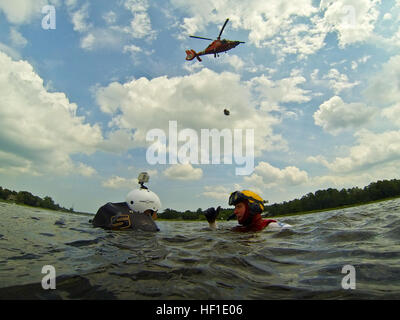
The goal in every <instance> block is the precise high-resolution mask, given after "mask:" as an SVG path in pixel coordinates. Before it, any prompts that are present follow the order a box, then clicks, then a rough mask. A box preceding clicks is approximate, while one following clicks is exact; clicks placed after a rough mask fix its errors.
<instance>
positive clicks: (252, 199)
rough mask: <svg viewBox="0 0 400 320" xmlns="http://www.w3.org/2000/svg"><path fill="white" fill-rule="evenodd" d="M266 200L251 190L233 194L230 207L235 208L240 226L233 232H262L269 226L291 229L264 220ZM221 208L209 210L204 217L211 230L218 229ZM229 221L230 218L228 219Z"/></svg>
mask: <svg viewBox="0 0 400 320" xmlns="http://www.w3.org/2000/svg"><path fill="white" fill-rule="evenodd" d="M264 203H265V202H264V200H263V199H262V198H261V197H260V196H259V195H258V194H257V193H255V192H252V191H249V190H243V191H235V192H232V193H231V195H230V197H229V205H231V206H235V209H234V211H233V213H234V215H233V216H236V218H237V220H238V223H239V225H238V226H236V227H234V228H232V231H237V232H248V231H261V230H263V229H265V228H266V227H268V226H271V227H273V228H277V227H278V228H280V229H281V228H284V227H290V225H287V224H283V223H280V222H278V221H276V220H272V219H263V218H262V217H261V213H262V212H263V211H264ZM220 209H221V207H218V208H217V209H215V208H208V209H207V210H206V211H205V212H204V215H205V217H206V219H207V221H208V223H209V226H210V228H211V229H216V222H215V220H216V218H217V216H218V214H219V211H220ZM228 220H229V218H228Z"/></svg>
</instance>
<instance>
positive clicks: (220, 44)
mask: <svg viewBox="0 0 400 320" xmlns="http://www.w3.org/2000/svg"><path fill="white" fill-rule="evenodd" d="M228 21H229V18H228V19H226V21H225V23H224V25H223V26H222V29H221V31H220V33H219V35H218V38H217V39H216V40H213V39H209V38H203V37H197V36H190V37H191V38H196V39H203V40H211V41H212V43H211V44H210V45H209V46H208V47H207V48H206V49H205V50H203V51H199V52H196V51H194V50H193V49H191V50H186V54H187V56H186V60H193V59H194V58H197V60H199V61H201V59H200V56H203V55H206V54H213V55H214V58H215V57H217V54H218V53H220V52H226V51H228V50H231V49H233V48H235V47H236V46H238V45H239V44H240V43H244V42H243V41H232V40H226V39H222V40H221V34H222V32H223V31H224V29H225V26H226V24H227V23H228Z"/></svg>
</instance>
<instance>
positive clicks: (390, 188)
mask: <svg viewBox="0 0 400 320" xmlns="http://www.w3.org/2000/svg"><path fill="white" fill-rule="evenodd" d="M398 196H400V180H396V179H392V180H382V181H377V182H373V183H370V184H369V185H368V186H366V187H364V188H363V189H361V188H359V187H354V188H351V189H341V190H340V191H339V190H337V189H332V188H329V189H326V190H318V191H316V192H315V193H308V194H307V195H305V196H303V197H302V198H301V199H294V200H292V201H288V202H286V201H285V202H283V203H280V204H273V205H270V206H266V211H268V213H269V215H271V216H275V215H284V214H289V213H298V212H304V211H314V210H324V209H331V208H337V207H343V206H349V205H356V204H363V203H367V202H371V201H376V200H383V199H387V198H393V197H398Z"/></svg>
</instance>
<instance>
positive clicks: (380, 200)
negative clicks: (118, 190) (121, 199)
mask: <svg viewBox="0 0 400 320" xmlns="http://www.w3.org/2000/svg"><path fill="white" fill-rule="evenodd" d="M399 198H400V196H398V197H390V198H385V199H379V200H374V201H369V202H364V203H357V204H352V205H346V206H341V207H335V208H326V209H318V210H312V211H301V212H294V213H285V214H280V215H275V216H265V214H264V215H263V214H262V215H263V219H275V218H286V217H294V216H300V215H307V214H313V213H320V212H326V211H335V210H341V209H347V208H354V207H360V206H364V205H369V204H373V203H379V202H384V201H390V200H395V199H399ZM0 203H7V204H15V205H17V206H23V207H27V208H34V209H41V210H48V211H53V212H58V213H63V214H76V215H80V216H87V217H94V216H95V214H93V213H88V212H76V211H74V212H71V211H62V210H52V209H48V208H42V207H34V206H29V205H26V204H23V203H16V202H14V201H10V200H4V199H0ZM155 221H171V222H207V220H206V219H196V220H190V219H163V218H157V219H156V220H155ZM216 221H227V220H224V219H222V220H221V219H218V218H217V220H216Z"/></svg>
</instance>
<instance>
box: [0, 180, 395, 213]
mask: <svg viewBox="0 0 400 320" xmlns="http://www.w3.org/2000/svg"><path fill="white" fill-rule="evenodd" d="M399 196H400V180H396V179H392V180H383V181H377V182H373V183H370V184H369V185H368V186H366V187H364V188H363V189H361V188H359V187H355V188H351V189H341V190H340V191H339V190H337V189H332V188H329V189H326V190H318V191H316V192H315V193H308V194H307V195H305V196H303V197H302V198H301V199H294V200H292V201H288V202H287V201H285V202H283V203H279V204H277V203H275V204H272V205H269V206H266V207H265V212H264V214H266V215H268V216H277V215H285V214H292V213H298V212H306V211H318V210H325V209H331V208H338V207H344V206H350V205H357V204H363V203H367V202H371V201H376V200H383V199H387V198H393V197H399ZM0 199H4V200H8V201H12V202H15V203H18V204H25V205H28V206H32V207H40V208H46V209H51V210H58V211H65V212H75V211H74V210H73V208H70V209H66V208H63V207H60V206H59V205H58V204H55V203H54V201H53V199H52V198H50V197H48V196H46V197H44V199H42V198H40V197H38V196H34V195H32V194H31V193H30V192H27V191H19V192H16V191H11V190H8V189H3V188H2V187H0ZM203 211H204V210H203V209H201V208H199V209H197V210H196V211H190V210H186V211H184V212H181V211H177V210H174V209H169V208H168V209H165V210H164V211H163V212H159V214H158V217H159V218H160V219H174V220H205V216H204V214H203ZM232 213H233V208H228V209H225V208H222V209H221V211H220V214H219V216H218V219H219V220H226V219H227V218H228V217H229V216H230V215H231V214H232Z"/></svg>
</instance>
